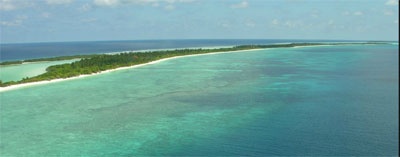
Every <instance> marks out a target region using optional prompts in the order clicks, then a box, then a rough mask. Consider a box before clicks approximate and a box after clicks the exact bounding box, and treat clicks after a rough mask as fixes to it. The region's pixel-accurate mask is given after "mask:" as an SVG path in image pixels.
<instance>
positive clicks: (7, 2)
mask: <svg viewBox="0 0 400 157" xmlns="http://www.w3.org/2000/svg"><path fill="white" fill-rule="evenodd" d="M15 8H16V6H15V4H14V3H12V1H11V0H0V10H3V11H10V10H14V9H15Z"/></svg>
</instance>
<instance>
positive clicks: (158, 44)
mask: <svg viewBox="0 0 400 157" xmlns="http://www.w3.org/2000/svg"><path fill="white" fill-rule="evenodd" d="M338 41H343V40H277V39H253V40H248V39H247V40H244V39H231V40H227V39H213V40H212V39H211V40H210V39H193V40H132V41H83V42H53V43H16V44H0V61H14V60H23V59H35V58H46V57H57V56H71V55H81V54H99V53H110V52H120V51H136V50H150V49H171V48H190V47H208V46H235V45H245V44H273V43H287V42H338Z"/></svg>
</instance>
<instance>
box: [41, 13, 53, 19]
mask: <svg viewBox="0 0 400 157" xmlns="http://www.w3.org/2000/svg"><path fill="white" fill-rule="evenodd" d="M41 16H42V17H44V18H50V16H51V14H50V13H48V12H43V13H42V14H41Z"/></svg>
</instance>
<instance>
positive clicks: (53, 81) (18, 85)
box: [0, 49, 262, 92]
mask: <svg viewBox="0 0 400 157" xmlns="http://www.w3.org/2000/svg"><path fill="white" fill-rule="evenodd" d="M257 50H262V49H251V50H240V51H226V52H212V53H204V54H193V55H185V56H176V57H170V58H164V59H160V60H156V61H152V62H148V63H144V64H138V65H133V66H128V67H120V68H116V69H110V70H105V71H101V72H98V73H93V74H88V75H79V76H75V77H69V78H61V79H54V80H48V81H38V82H29V83H23V84H16V85H11V86H7V87H0V92H4V91H9V90H14V89H19V88H25V87H31V86H36V85H43V84H49V83H55V82H60V81H67V80H73V79H79V78H85V77H88V76H94V75H99V74H104V73H109V72H113V71H117V70H124V69H130V68H137V67H141V66H145V65H149V64H156V63H160V62H162V61H166V60H171V59H177V58H183V57H193V56H202V55H214V54H223V53H234V52H245V51H257Z"/></svg>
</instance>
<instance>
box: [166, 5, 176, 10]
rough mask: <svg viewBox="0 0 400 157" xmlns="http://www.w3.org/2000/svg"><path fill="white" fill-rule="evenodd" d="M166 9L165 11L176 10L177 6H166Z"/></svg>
mask: <svg viewBox="0 0 400 157" xmlns="http://www.w3.org/2000/svg"><path fill="white" fill-rule="evenodd" d="M164 9H165V10H174V9H175V6H174V5H172V4H169V5H166V6H165V7H164Z"/></svg>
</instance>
